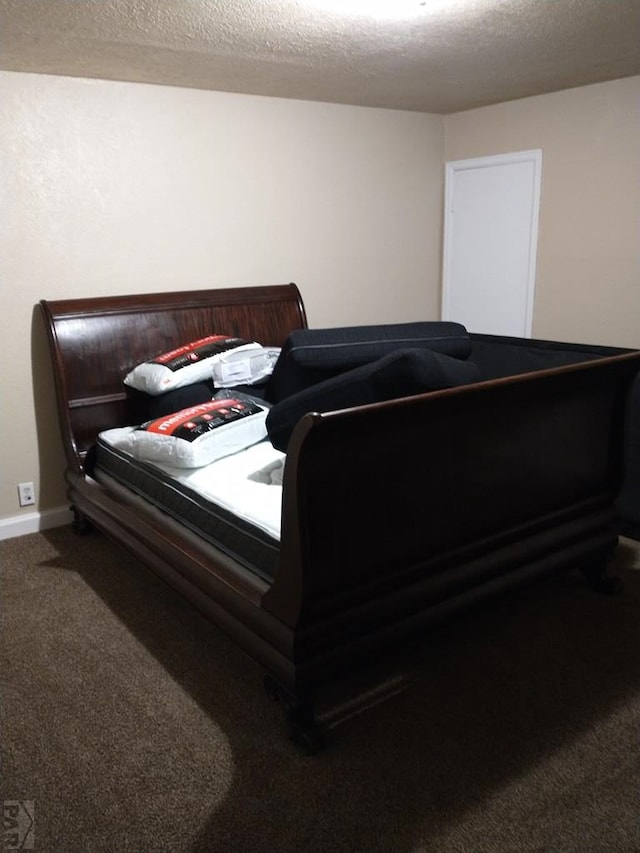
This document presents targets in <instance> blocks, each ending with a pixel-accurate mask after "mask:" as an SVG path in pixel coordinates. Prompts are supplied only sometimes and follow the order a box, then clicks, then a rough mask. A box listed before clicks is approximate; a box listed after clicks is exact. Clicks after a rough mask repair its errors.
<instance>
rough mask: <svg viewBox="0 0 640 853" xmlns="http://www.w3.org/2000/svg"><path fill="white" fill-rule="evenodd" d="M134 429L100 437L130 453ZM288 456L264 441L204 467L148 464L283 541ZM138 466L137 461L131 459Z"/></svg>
mask: <svg viewBox="0 0 640 853" xmlns="http://www.w3.org/2000/svg"><path fill="white" fill-rule="evenodd" d="M132 429H133V427H122V428H117V429H110V430H105V431H104V432H102V433H100V438H101V439H102V440H103V441H104V442H106V443H107V444H109V445H111V446H112V447H114V448H116V449H117V450H119V451H120V452H121V453H125V454H127V455H130V454H129V453H127V450H126V446H127V444H128V442H127V436H128V434H129V433H130V432H131V431H132ZM285 459H286V455H285V454H284V453H282V452H281V451H279V450H276V449H275V447H273V445H272V444H271V442H270V441H268V440H265V441H261V442H259V443H258V444H254V445H252V446H251V447H248V448H246V449H245V450H241V451H239V452H238V453H234V454H232V455H231V456H225V457H224V458H223V459H218V460H217V461H216V462H211V463H210V464H209V465H205V466H204V467H202V468H175V467H173V466H171V465H166V464H164V463H161V462H153V463H152V462H146V463H145V464H146V465H150V466H152V467H154V468H158V469H159V470H160V471H163V472H164V473H165V474H167V475H169V476H170V477H171V478H173V479H175V480H177V481H179V482H180V483H181V484H182V485H184V486H187V487H188V488H190V489H191V490H192V491H194V492H197V493H198V494H199V495H201V496H202V497H204V498H206V499H207V500H209V501H212V502H213V503H215V504H217V505H218V506H220V507H222V508H223V509H226V510H228V511H229V512H232V513H233V514H234V515H236V516H238V517H239V518H242V519H244V520H245V521H248V522H250V523H251V524H253V525H255V526H256V527H258V528H259V529H260V530H262V531H264V532H265V533H267V534H269V535H270V536H272V537H273V538H274V539H276V540H278V541H280V521H281V516H282V474H283V471H284V463H285ZM131 460H132V462H133V463H134V464H135V459H134V457H133V456H132V457H131Z"/></svg>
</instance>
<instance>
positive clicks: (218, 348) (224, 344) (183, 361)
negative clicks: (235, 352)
mask: <svg viewBox="0 0 640 853" xmlns="http://www.w3.org/2000/svg"><path fill="white" fill-rule="evenodd" d="M246 343H247V342H246V341H243V340H242V338H230V337H228V336H227V335H208V336H207V337H206V338H200V339H199V340H197V341H191V343H188V344H184V346H181V347H178V348H177V349H172V350H171V351H170V352H165V353H163V354H162V355H159V356H157V357H156V358H153V359H151V364H161V365H162V366H163V367H166V368H168V369H169V370H180V368H182V367H187V366H188V365H189V364H193V363H194V362H196V361H202V359H203V358H211V357H212V356H214V355H220V353H223V352H227V350H230V349H236V347H241V346H244V344H246Z"/></svg>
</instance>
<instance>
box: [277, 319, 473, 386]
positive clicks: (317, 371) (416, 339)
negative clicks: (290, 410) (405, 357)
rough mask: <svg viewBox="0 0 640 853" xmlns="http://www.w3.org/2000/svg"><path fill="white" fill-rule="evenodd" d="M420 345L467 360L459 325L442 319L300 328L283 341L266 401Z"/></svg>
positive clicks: (466, 345)
mask: <svg viewBox="0 0 640 853" xmlns="http://www.w3.org/2000/svg"><path fill="white" fill-rule="evenodd" d="M423 347H424V348H426V349H429V350H433V351H434V352H440V353H443V354H445V355H449V356H452V357H454V358H460V359H466V358H468V356H469V353H470V352H471V340H470V337H469V334H468V332H467V330H466V329H465V327H464V326H462V325H461V324H460V323H451V322H444V321H443V322H440V321H437V322H436V321H430V322H421V323H394V324H387V325H377V326H346V327H342V328H335V329H298V330H296V331H294V332H291V333H290V334H289V336H288V337H287V340H286V341H285V344H284V346H283V348H282V352H281V354H280V357H279V359H278V361H277V362H276V365H275V367H274V370H273V374H272V376H271V378H270V380H269V383H268V386H267V392H266V395H267V399H268V400H271V401H272V402H274V403H276V402H278V401H280V400H283V399H284V398H285V397H287V396H289V395H290V394H295V393H296V392H297V391H301V390H302V389H303V388H307V387H309V386H310V385H314V384H316V383H318V382H322V381H324V380H326V379H330V378H332V377H333V376H337V375H338V374H340V373H342V372H344V371H345V370H350V369H351V368H353V367H359V366H360V365H363V364H368V363H370V362H372V361H376V360H377V359H379V358H382V357H383V356H385V355H388V354H389V353H391V352H394V351H396V350H398V349H407V348H412V349H413V348H423Z"/></svg>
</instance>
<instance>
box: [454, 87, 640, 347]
mask: <svg viewBox="0 0 640 853" xmlns="http://www.w3.org/2000/svg"><path fill="white" fill-rule="evenodd" d="M532 148H541V149H542V195H541V204H540V229H539V240H538V256H537V277H536V291H535V303H534V322H533V334H534V336H537V337H543V338H552V339H560V340H573V341H585V342H590V343H602V344H613V345H620V346H630V347H640V77H632V78H628V79H625V80H616V81H613V82H610V83H603V84H599V85H595V86H585V87H582V88H579V89H571V90H567V91H564V92H557V93H554V94H551V95H544V96H541V97H536V98H527V99H525V100H521V101H513V102H510V103H505V104H499V105H497V106H493V107H485V108H483V109H479V110H470V111H468V112H464V113H458V114H456V115H453V116H449V117H448V118H447V120H446V143H445V152H446V159H447V160H464V159H467V158H471V157H483V156H487V155H490V154H501V153H506V152H509V151H521V150H526V149H532Z"/></svg>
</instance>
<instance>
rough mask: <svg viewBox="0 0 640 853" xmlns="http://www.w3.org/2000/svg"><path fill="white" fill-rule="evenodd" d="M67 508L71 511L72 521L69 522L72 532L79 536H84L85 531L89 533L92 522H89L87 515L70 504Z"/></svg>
mask: <svg viewBox="0 0 640 853" xmlns="http://www.w3.org/2000/svg"><path fill="white" fill-rule="evenodd" d="M69 509H70V510H71V512H72V513H73V521H72V522H71V527H72V529H73V532H74V533H77V534H78V535H79V536H85V535H86V534H87V533H90V532H91V531H92V530H93V524H91V522H90V521H89V519H88V518H87V516H86V515H85V514H84V513H83V512H81V511H80V510H79V509H78V508H77V507H75V506H71V507H69Z"/></svg>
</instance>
